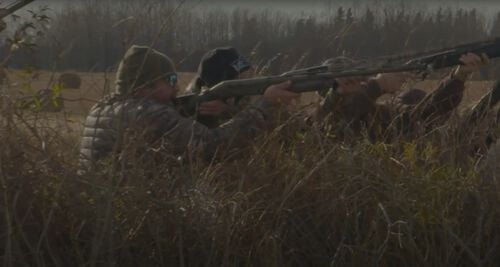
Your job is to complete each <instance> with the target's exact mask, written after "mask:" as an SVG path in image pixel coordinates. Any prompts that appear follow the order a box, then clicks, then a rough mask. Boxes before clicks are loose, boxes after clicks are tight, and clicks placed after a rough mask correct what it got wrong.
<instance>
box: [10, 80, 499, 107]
mask: <svg viewBox="0 0 500 267" xmlns="http://www.w3.org/2000/svg"><path fill="white" fill-rule="evenodd" d="M60 74H61V73H59V72H46V71H42V72H37V74H36V75H34V74H29V75H27V74H25V73H24V72H20V71H12V72H9V73H8V77H9V81H10V83H11V85H12V86H11V87H10V90H12V91H15V92H16V93H15V95H17V96H20V97H21V96H29V95H32V94H33V92H36V91H37V90H40V89H44V88H51V86H53V85H54V84H55V83H56V81H57V79H58V77H59V75H60ZM77 74H78V75H79V76H80V78H81V80H82V84H81V88H80V89H65V90H63V91H62V97H63V98H64V99H65V103H64V107H65V111H66V112H67V113H69V114H72V115H75V116H84V115H86V114H87V112H88V110H89V108H90V107H91V106H92V105H93V104H94V103H95V102H96V101H97V100H99V99H101V98H102V97H103V96H105V95H107V94H108V93H109V92H112V91H113V89H114V79H115V73H104V72H101V73H84V72H79V73H77ZM194 75H195V74H194V73H187V72H183V73H180V74H179V87H180V88H181V93H180V95H181V94H182V93H183V92H182V91H183V88H185V87H186V86H187V85H188V83H189V82H190V81H191V79H192V78H193V77H194ZM492 83H493V82H492V81H468V82H467V83H466V90H465V93H464V98H463V101H462V104H461V106H460V108H465V107H467V106H470V105H472V104H473V103H474V102H475V101H477V100H479V99H480V98H481V96H482V95H484V94H485V93H486V92H487V91H488V90H489V88H490V86H491V85H492ZM438 84H439V81H438V80H425V81H421V82H416V83H415V84H413V85H412V86H409V87H412V88H419V89H423V90H425V91H432V90H433V89H434V88H436V87H437V85H438ZM317 101H318V98H317V97H316V94H315V93H305V94H303V95H302V97H301V103H302V104H308V103H313V102H317Z"/></svg>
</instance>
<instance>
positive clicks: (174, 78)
mask: <svg viewBox="0 0 500 267" xmlns="http://www.w3.org/2000/svg"><path fill="white" fill-rule="evenodd" d="M165 81H166V82H167V83H168V84H170V86H172V87H175V86H176V85H177V73H172V74H169V75H168V76H167V77H165Z"/></svg>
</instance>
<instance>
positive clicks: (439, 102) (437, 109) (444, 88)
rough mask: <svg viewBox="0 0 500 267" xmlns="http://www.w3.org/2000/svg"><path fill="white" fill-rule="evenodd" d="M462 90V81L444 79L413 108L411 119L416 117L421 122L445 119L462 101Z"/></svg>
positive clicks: (463, 85) (463, 86)
mask: <svg viewBox="0 0 500 267" xmlns="http://www.w3.org/2000/svg"><path fill="white" fill-rule="evenodd" d="M464 89H465V84H464V82H463V81H462V80H459V79H456V78H453V77H448V78H446V79H445V80H443V81H441V83H440V84H439V86H438V88H437V89H436V90H434V91H433V92H432V93H430V94H428V95H427V96H426V97H425V98H424V99H423V100H422V101H421V102H420V103H419V104H418V105H417V106H415V107H414V108H413V110H412V111H411V113H412V117H415V116H417V117H418V119H419V120H421V121H433V120H434V119H436V118H438V117H439V118H443V116H444V117H447V116H448V115H449V114H450V113H451V111H453V110H454V109H456V108H457V107H458V105H459V104H460V102H461V101H462V98H463V93H464Z"/></svg>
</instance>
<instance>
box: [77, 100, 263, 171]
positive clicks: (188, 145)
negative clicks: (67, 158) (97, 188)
mask: <svg viewBox="0 0 500 267" xmlns="http://www.w3.org/2000/svg"><path fill="white" fill-rule="evenodd" d="M271 110H272V108H271V106H270V105H269V103H267V102H266V101H265V100H263V99H260V100H259V101H257V102H256V103H255V104H254V105H252V106H249V107H248V108H247V109H245V110H244V111H242V112H240V113H239V114H237V115H236V116H235V117H234V118H233V119H232V120H230V121H228V122H227V123H225V124H223V125H221V126H220V127H218V128H214V129H208V128H207V127H206V126H204V125H202V124H200V123H198V122H196V121H193V120H192V119H189V118H186V117H183V116H181V115H180V114H179V113H178V112H177V110H176V109H175V108H174V107H173V106H170V105H165V104H160V103H157V102H154V101H152V100H147V99H114V100H113V99H111V100H110V99H108V100H105V101H103V102H101V103H98V104H96V105H95V106H94V107H92V109H91V111H90V113H89V115H88V117H87V119H86V121H85V125H84V130H83V135H82V139H81V145H80V164H81V167H82V168H83V169H84V170H85V169H87V170H88V169H89V168H92V167H93V165H94V164H95V163H96V162H97V161H99V160H100V159H102V158H105V157H106V156H108V155H109V154H111V152H119V151H121V150H122V146H124V145H127V144H123V135H125V134H127V133H131V132H133V133H136V134H139V136H146V137H147V140H148V141H150V142H155V141H158V140H160V139H161V140H162V141H165V142H166V143H168V144H169V145H170V147H171V148H172V149H173V151H174V152H175V153H178V154H182V153H183V152H185V151H188V150H189V152H191V151H192V152H202V153H204V155H205V156H206V157H208V158H210V157H211V156H213V155H214V153H215V152H216V150H217V149H218V148H219V146H221V145H225V146H227V147H229V148H232V147H238V146H240V145H241V144H242V143H243V141H245V140H247V139H249V138H251V137H253V136H255V135H256V133H257V131H258V130H259V129H263V128H267V127H269V126H270V121H271V117H272V116H271V114H272V112H271Z"/></svg>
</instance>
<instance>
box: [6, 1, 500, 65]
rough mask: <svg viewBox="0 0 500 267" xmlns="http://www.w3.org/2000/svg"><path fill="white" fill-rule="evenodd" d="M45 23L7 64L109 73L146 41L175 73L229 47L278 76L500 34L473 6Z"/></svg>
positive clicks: (107, 10) (107, 12)
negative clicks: (29, 47)
mask: <svg viewBox="0 0 500 267" xmlns="http://www.w3.org/2000/svg"><path fill="white" fill-rule="evenodd" d="M50 25H51V26H50V28H48V29H47V30H46V33H45V34H44V36H43V37H41V38H40V40H37V47H36V49H35V50H34V51H24V52H22V53H18V54H17V55H16V56H15V57H14V58H13V59H12V64H11V65H13V66H15V67H22V66H26V65H30V66H35V67H38V68H43V69H73V70H79V71H105V70H112V69H113V68H115V67H116V63H117V62H118V61H119V59H120V58H121V56H122V55H123V53H124V51H126V49H127V48H128V47H129V46H130V45H131V44H145V45H153V47H155V48H157V49H159V50H161V51H164V52H165V53H166V54H168V55H169V56H170V57H172V58H173V59H174V61H175V62H176V63H177V65H178V68H179V70H180V71H194V70H196V67H197V64H198V62H199V59H200V57H201V55H202V54H203V53H204V52H206V51H207V50H209V49H211V48H214V47H217V46H234V47H236V48H237V49H239V50H240V51H241V52H242V54H244V55H246V56H247V57H249V58H251V59H252V60H253V61H254V62H255V63H256V64H258V65H259V66H263V65H266V64H269V63H270V62H271V61H272V64H273V68H274V71H276V72H279V71H283V70H286V69H290V68H294V67H300V66H308V65H313V64H319V63H321V62H322V61H323V60H325V59H327V58H331V57H335V56H339V55H345V56H349V57H353V58H370V57H376V56H381V55H388V54H395V53H401V52H414V51H423V50H427V49H431V48H438V47H442V46H448V45H453V44H459V43H463V42H471V41H476V40H478V39H483V38H488V37H492V36H499V35H500V12H499V13H498V14H497V16H496V17H495V18H493V19H489V20H487V19H485V18H484V16H483V15H482V14H481V13H480V12H478V11H477V10H475V9H472V10H465V9H456V10H452V9H451V8H439V9H436V10H432V11H415V10H405V9H404V8H399V9H395V8H389V7H387V8H384V7H382V8H380V7H379V8H370V7H367V8H365V9H364V10H355V9H351V8H343V7H339V8H337V9H330V10H327V11H325V12H324V13H322V14H318V15H308V16H299V17H297V16H293V15H290V14H285V13H280V12H279V11H271V10H262V11H258V12H256V11H250V10H246V9H235V10H232V11H224V10H209V11H201V10H193V9H189V8H182V7H181V8H178V7H177V6H175V5H174V4H173V3H170V2H163V3H162V2H151V3H149V4H147V5H144V4H143V5H141V4H140V3H137V2H135V3H134V2H123V3H121V4H120V3H113V4H110V3H109V2H107V1H103V2H99V1H87V2H85V4H83V5H81V6H79V7H71V6H66V7H65V8H63V9H62V10H61V11H60V12H57V13H56V14H54V15H53V16H51V24H50ZM271 59H273V60H271Z"/></svg>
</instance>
